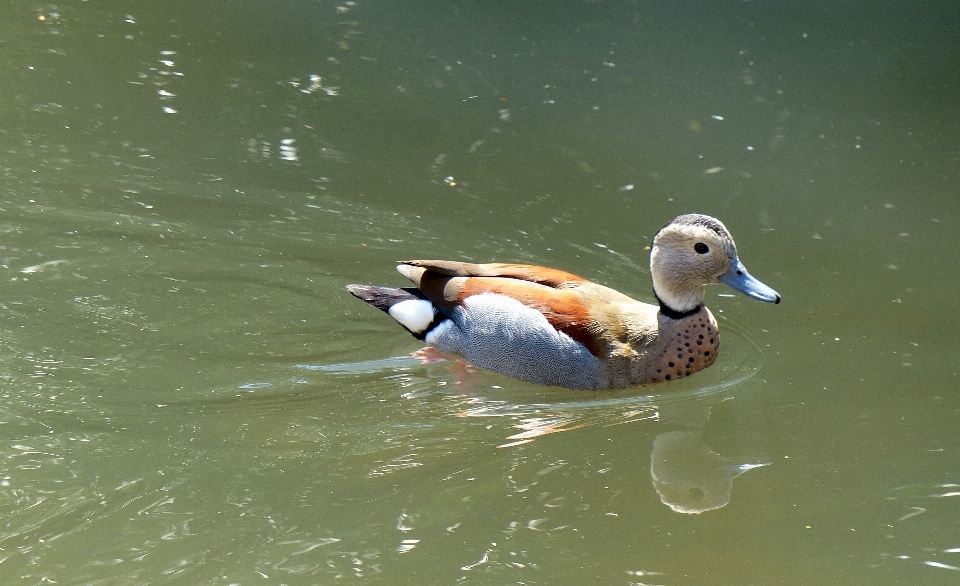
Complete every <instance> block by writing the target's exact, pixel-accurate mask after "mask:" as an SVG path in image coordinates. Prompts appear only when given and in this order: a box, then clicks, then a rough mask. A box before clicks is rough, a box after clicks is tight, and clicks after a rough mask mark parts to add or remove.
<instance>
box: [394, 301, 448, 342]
mask: <svg viewBox="0 0 960 586" xmlns="http://www.w3.org/2000/svg"><path fill="white" fill-rule="evenodd" d="M387 313H389V314H390V317H392V318H393V319H395V320H397V322H399V323H400V325H402V326H403V327H405V328H407V329H408V330H410V331H411V332H413V333H414V334H422V333H423V332H424V331H425V330H426V329H427V326H429V325H430V322H432V321H433V316H434V315H436V313H437V310H436V308H435V307H434V306H433V304H432V303H430V302H429V301H427V300H426V299H408V300H406V301H401V302H400V303H397V304H396V305H394V306H393V307H391V308H390V309H389V310H387Z"/></svg>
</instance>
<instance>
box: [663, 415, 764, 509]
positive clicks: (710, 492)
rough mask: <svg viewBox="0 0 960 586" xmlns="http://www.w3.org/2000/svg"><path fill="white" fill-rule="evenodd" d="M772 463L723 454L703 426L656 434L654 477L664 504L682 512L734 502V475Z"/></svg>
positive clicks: (715, 507)
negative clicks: (703, 433) (706, 436)
mask: <svg viewBox="0 0 960 586" xmlns="http://www.w3.org/2000/svg"><path fill="white" fill-rule="evenodd" d="M768 464H769V462H755V461H746V462H743V461H739V460H737V459H735V458H728V457H725V456H721V455H720V454H718V453H716V452H714V451H713V450H712V449H710V446H708V445H707V444H706V442H704V441H703V439H702V437H701V432H700V431H699V430H697V431H690V430H677V431H668V432H667V433H661V434H660V435H658V436H657V437H656V438H654V440H653V451H652V452H651V454H650V477H651V478H652V479H653V488H654V489H656V491H657V494H658V495H660V500H661V501H662V502H663V504H665V505H667V506H668V507H670V508H671V509H673V510H674V511H676V512H678V513H688V514H689V513H702V512H704V511H712V510H714V509H719V508H720V507H723V506H726V505H727V503H729V502H730V493H731V491H732V489H733V479H734V478H736V477H737V476H740V475H741V474H743V473H744V472H746V471H747V470H752V469H754V468H759V467H761V466H767V465H768Z"/></svg>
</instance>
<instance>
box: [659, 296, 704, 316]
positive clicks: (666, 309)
mask: <svg viewBox="0 0 960 586" xmlns="http://www.w3.org/2000/svg"><path fill="white" fill-rule="evenodd" d="M653 296H654V297H656V298H657V303H659V304H660V313H661V314H663V315H665V316H667V317H669V318H670V319H683V318H685V317H688V316H691V315H693V314H695V313H697V312H698V311H700V310H701V309H703V304H702V303H701V304H699V305H695V306H694V307H692V308H691V309H687V310H685V311H678V310H676V309H674V308H672V307H670V306H669V305H667V304H666V303H664V301H663V299H660V296H659V295H658V294H657V291H656V289H654V291H653Z"/></svg>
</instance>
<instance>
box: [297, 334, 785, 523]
mask: <svg viewBox="0 0 960 586" xmlns="http://www.w3.org/2000/svg"><path fill="white" fill-rule="evenodd" d="M725 334H726V337H727V338H733V339H734V340H733V341H732V343H730V344H729V345H731V346H740V344H741V343H743V342H746V343H747V348H749V349H750V351H749V352H747V353H741V354H740V355H735V356H727V357H725V358H726V359H728V360H729V362H730V363H732V364H727V368H726V369H725V370H727V371H728V372H727V373H724V374H721V375H719V376H720V377H722V376H724V375H726V376H729V371H731V370H732V371H734V372H736V373H737V375H736V376H733V377H731V378H729V379H727V380H723V379H722V378H719V377H718V374H717V373H716V372H714V373H713V376H714V379H713V380H712V381H711V380H710V379H709V378H708V377H707V376H703V377H700V380H701V381H705V382H709V383H711V384H707V385H706V386H692V385H690V384H689V383H687V382H683V383H681V385H679V386H678V390H675V391H674V392H667V393H662V394H656V395H640V396H637V395H630V394H628V393H629V392H633V393H636V389H633V390H632V391H620V392H582V391H581V392H576V391H574V392H566V391H556V393H557V396H558V400H557V401H553V402H523V401H522V400H520V401H514V400H510V399H503V398H495V397H494V396H492V393H489V392H484V391H483V389H482V386H483V375H482V374H480V373H477V372H476V371H474V370H472V369H470V368H469V365H466V364H465V363H464V361H463V360H462V359H460V358H459V357H455V356H452V355H450V357H449V362H447V363H446V364H447V366H448V368H447V369H446V370H445V371H444V372H439V373H437V375H436V376H439V377H450V376H453V378H454V381H453V384H452V385H448V384H447V381H438V385H439V387H440V388H441V389H445V391H444V392H451V389H455V391H454V392H456V393H457V395H456V399H457V400H456V401H455V402H454V408H455V409H456V415H458V416H459V417H467V418H508V419H513V420H514V423H513V424H512V427H513V428H514V429H517V430H519V431H518V432H517V433H514V434H511V435H509V436H507V437H506V438H505V439H506V440H507V441H506V442H504V443H501V444H499V445H498V446H497V448H500V449H509V448H515V447H518V446H522V445H525V444H529V443H531V442H534V441H535V440H538V439H540V438H543V437H545V436H548V435H552V434H557V433H565V432H572V431H577V430H582V429H585V428H588V427H592V426H600V427H610V426H614V425H624V424H633V423H639V422H647V423H648V424H651V425H667V426H670V427H671V428H674V429H671V431H667V432H663V433H659V434H656V435H655V436H654V437H653V441H652V449H651V453H650V478H651V481H652V483H653V487H654V489H655V490H656V492H657V495H658V496H659V497H660V500H661V502H662V503H663V504H664V505H666V506H668V507H670V509H671V510H673V511H675V512H677V513H686V514H695V513H703V512H705V511H711V510H715V509H719V508H722V507H724V506H726V505H727V504H728V503H729V502H730V499H731V492H732V489H733V480H734V479H735V478H737V477H738V476H740V475H742V474H744V473H745V472H747V471H749V470H752V469H754V468H759V467H763V466H767V465H769V464H770V462H764V461H760V460H757V459H754V458H737V457H731V456H724V455H721V454H719V453H717V452H716V451H714V450H713V449H712V448H711V447H710V446H709V445H708V444H707V442H706V441H705V440H704V439H703V430H704V428H705V427H706V426H707V424H708V422H709V419H710V413H711V410H712V408H713V407H714V406H716V405H717V404H719V403H721V402H724V401H727V400H730V399H733V398H734V396H733V393H734V392H735V391H742V390H746V389H747V388H748V387H749V386H751V384H753V381H755V379H756V376H757V374H758V373H759V371H760V366H761V358H760V356H761V351H760V348H759V346H758V344H757V343H756V341H754V340H753V339H751V338H750V337H749V336H747V335H745V333H744V332H743V331H742V330H740V329H739V328H737V327H736V326H733V327H729V326H728V327H727V328H726V329H725ZM728 341H729V340H728ZM427 354H429V356H431V358H430V359H429V360H428V361H423V362H422V361H421V360H422V358H423V356H425V355H427ZM439 361H442V360H440V359H438V358H437V356H435V355H434V354H433V353H429V352H424V351H420V352H417V353H415V355H413V356H400V357H390V358H384V359H379V360H367V361H361V362H355V363H340V364H329V365H311V364H301V365H297V368H302V369H306V370H310V371H314V372H322V373H328V374H332V375H337V376H359V375H371V374H372V375H378V376H380V377H381V378H382V377H383V376H385V375H386V376H387V378H394V379H395V378H396V377H397V376H398V375H400V376H408V377H410V376H412V375H411V371H415V370H416V369H418V368H422V367H425V366H426V363H436V362H439ZM388 373H389V374H388ZM411 380H412V379H411ZM418 380H419V382H421V383H427V384H426V385H423V384H421V385H419V386H420V387H424V386H425V387H426V388H427V389H429V388H430V387H433V385H432V384H429V380H427V379H419V378H418ZM400 382H401V386H409V385H410V384H411V381H409V380H408V381H406V382H404V381H402V380H401V381H400ZM511 384H513V381H511ZM684 385H685V386H684ZM519 386H520V388H521V390H522V389H523V388H524V385H519ZM435 388H436V387H434V389H435ZM493 389H496V390H500V389H501V387H500V386H499V385H493ZM509 392H511V391H510V390H503V393H509ZM548 392H549V391H548ZM430 393H431V391H430V390H424V389H422V388H421V390H420V391H417V392H413V394H411V393H407V394H405V395H404V397H406V398H408V399H409V398H416V397H421V396H423V395H424V394H430ZM520 397H521V399H522V397H523V394H522V393H521V395H520ZM676 428H679V429H676ZM411 456H412V455H411V454H407V455H402V456H399V457H398V458H395V459H394V460H392V461H389V462H385V463H384V465H383V466H382V467H381V468H378V469H377V470H376V471H375V474H376V475H382V474H385V473H387V472H390V471H393V470H395V469H402V468H409V467H411V466H420V465H422V464H421V463H419V462H416V461H414V460H413V459H412V457H411Z"/></svg>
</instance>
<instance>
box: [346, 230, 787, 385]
mask: <svg viewBox="0 0 960 586" xmlns="http://www.w3.org/2000/svg"><path fill="white" fill-rule="evenodd" d="M397 270H398V271H399V272H400V274H402V275H404V276H405V277H407V278H408V279H410V280H411V281H412V282H413V284H414V286H413V287H402V288H398V287H376V286H370V285H348V286H347V289H348V290H349V291H350V293H352V294H353V295H355V296H356V297H359V298H360V299H363V300H364V301H366V302H368V303H370V304H371V305H373V306H375V307H378V308H379V309H382V310H383V311H385V312H387V313H388V314H390V316H391V317H392V318H393V319H395V320H396V321H397V322H398V323H399V324H400V325H402V326H403V327H404V328H406V329H407V331H409V332H410V333H411V334H413V335H414V336H415V337H416V338H417V339H420V340H423V341H425V342H426V343H427V344H430V345H431V346H433V347H435V348H437V349H438V350H440V351H441V352H453V353H456V354H460V355H461V356H463V357H464V358H466V359H467V360H468V361H470V363H472V364H474V365H475V366H478V367H481V368H485V369H487V370H492V371H495V372H499V373H501V374H505V375H507V376H511V377H514V378H517V379H520V380H525V381H529V382H532V383H537V384H542V385H553V386H558V387H567V388H571V389H609V388H620V387H629V386H634V385H643V384H649V383H656V382H662V381H667V380H673V379H677V378H682V377H685V376H689V375H691V374H693V373H694V372H697V371H698V370H702V369H704V368H706V367H708V366H710V365H711V364H713V362H714V361H715V360H716V359H717V349H718V347H719V344H720V338H719V337H718V335H717V334H718V332H717V322H716V320H715V319H714V318H713V314H711V313H710V310H709V309H707V308H706V307H704V305H703V298H704V287H705V286H706V285H711V284H714V283H723V284H725V285H728V286H729V287H732V288H733V289H736V290H737V291H740V292H742V293H744V294H745V295H747V296H748V297H750V298H752V299H756V300H757V301H763V302H766V303H780V295H779V294H778V293H777V292H776V291H774V290H773V289H771V288H770V287H768V286H766V285H764V284H763V283H761V282H760V281H758V280H757V279H755V278H753V277H752V276H750V274H749V273H748V272H747V269H746V268H744V266H743V263H741V262H740V259H739V258H738V256H737V248H736V245H735V244H734V242H733V238H732V237H731V236H730V233H729V232H728V231H727V229H726V227H725V226H724V225H723V224H722V223H721V222H720V220H717V219H716V218H712V217H710V216H705V215H701V214H686V215H683V216H679V217H677V218H674V219H673V221H671V222H670V223H669V224H667V225H666V226H664V227H663V228H661V229H660V231H659V232H657V235H656V236H655V237H654V238H653V246H652V248H651V250H650V275H651V277H652V278H653V291H654V294H655V295H656V298H657V301H658V305H651V304H648V303H642V302H640V301H636V300H634V299H631V298H630V297H627V296H626V295H624V294H623V293H620V292H618V291H615V290H613V289H610V288H608V287H604V286H603V285H599V284H597V283H594V282H591V281H588V280H586V279H583V278H581V277H578V276H577V275H573V274H570V273H567V272H564V271H560V270H557V269H550V268H545V267H538V266H532V265H518V264H504V263H492V264H471V263H464V262H456V261H443V260H411V261H404V262H402V263H401V264H400V265H399V266H398V267H397Z"/></svg>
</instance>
